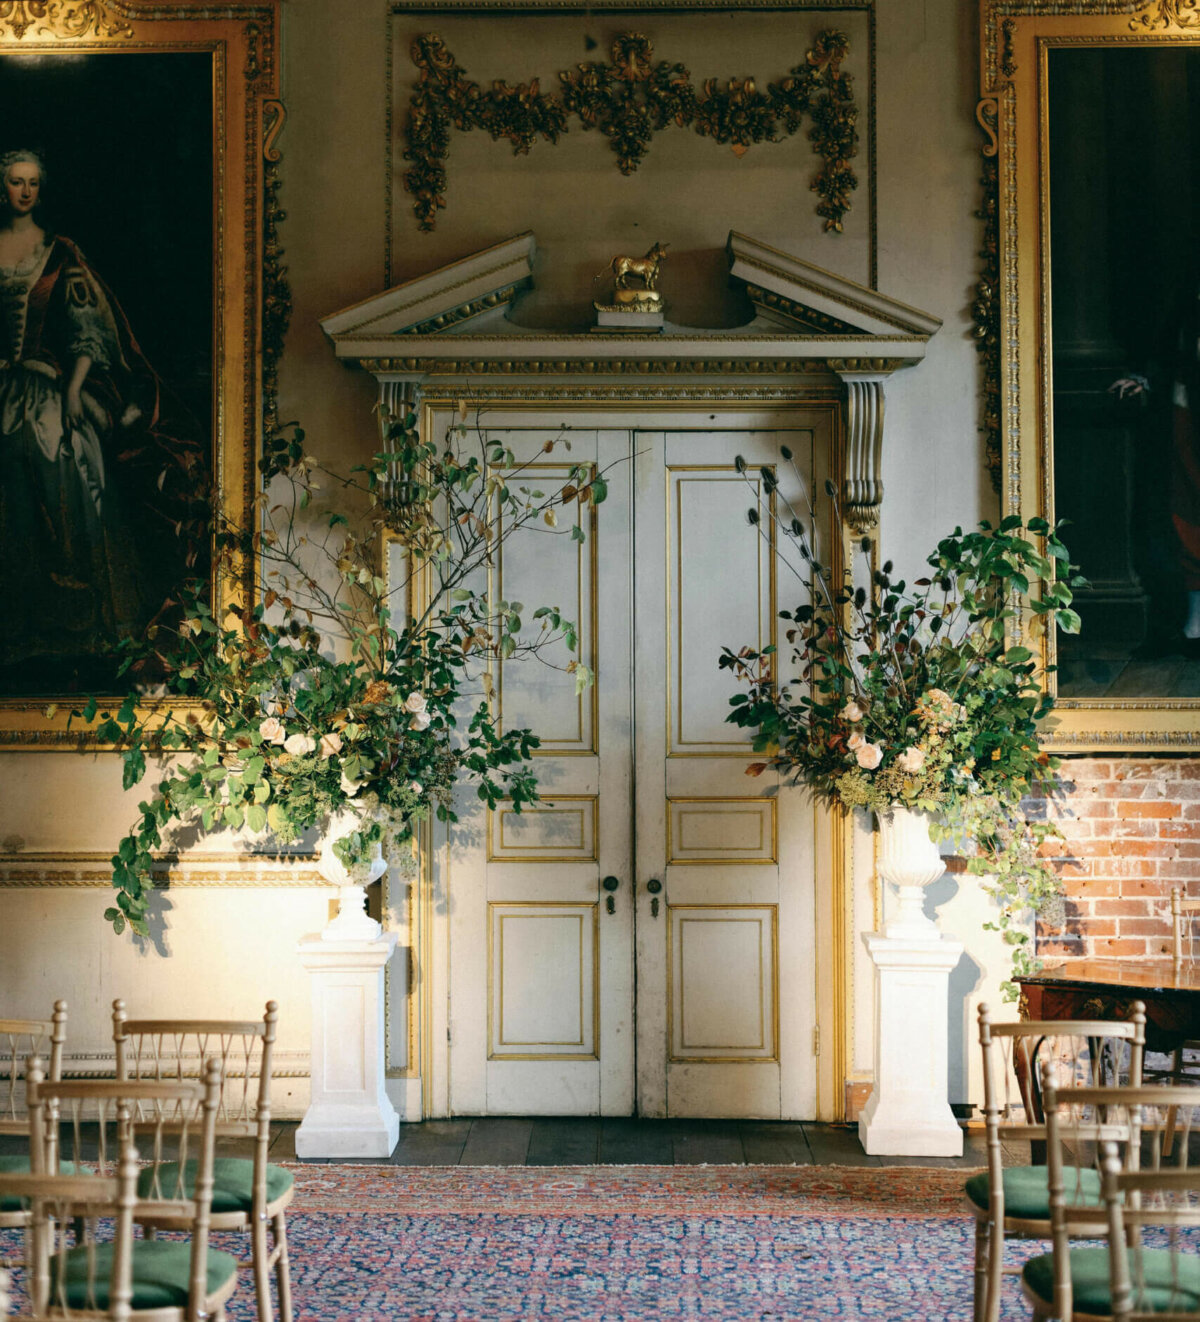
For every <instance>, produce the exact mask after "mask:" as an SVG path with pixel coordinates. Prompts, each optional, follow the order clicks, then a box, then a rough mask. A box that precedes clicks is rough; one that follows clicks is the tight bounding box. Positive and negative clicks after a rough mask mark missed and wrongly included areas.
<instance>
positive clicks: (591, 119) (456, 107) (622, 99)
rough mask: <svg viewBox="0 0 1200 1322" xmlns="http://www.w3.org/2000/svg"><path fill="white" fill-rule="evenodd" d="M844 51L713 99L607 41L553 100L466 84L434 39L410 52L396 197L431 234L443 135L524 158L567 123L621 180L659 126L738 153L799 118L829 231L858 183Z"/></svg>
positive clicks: (641, 41)
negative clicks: (474, 137)
mask: <svg viewBox="0 0 1200 1322" xmlns="http://www.w3.org/2000/svg"><path fill="white" fill-rule="evenodd" d="M849 48H850V43H849V39H848V38H847V36H846V34H845V33H844V32H837V31H834V30H832V29H831V30H827V31H824V32H821V33H820V34H819V35H818V36H817V39H816V41H815V42H814V43H813V49H812V50H810V51H809V52H808V54H807V56H806V58H805V62H804V63H803V64H800V65H797V66H796V67H795V68H793V69H792V70H791V71H790V72H789V73H788V75H787V76H786V77H784V78H781V79H779V80H778V81H777V82H773V83H769V84H768V85H767V89H766V91H759V90H758V88H757V86H756V85H755V82H754V79H753V78H731V79H730V80H729V82H728V84H727V85H726V86H724V87H722V86H721V85H720V83H719V80H718V79H715V78H709V79H706V80H705V82H704V84H703V87H702V88H701V89H700V90H699V91H697V90H696V88H695V87H694V86H693V85H692V78H691V74H690V73H689V72H688V70H687V69H686V68H685V67H684V66H683V65H682V64H668V63H667V62H666V61H665V60H664V61H659V62H657V63H655V62H654V61H653V47H652V46H651V43H650V41H649V40H648V39H647V38H646V37H644V36H642V35H641V34H640V33H636V32H623V33H621V34H620V35H619V36H618V37H616V39H615V40H614V41H613V44H612V60H611V63H609V64H600V63H596V62H588V63H585V64H579V65H576V66H575V68H574V69H568V70H566V71H565V72H562V73H560V74H559V75H558V76H559V81H560V84H561V86H560V89H559V91H558V92H557V93H551V92H543V91H542V90H541V88H540V85H539V81H538V79H536V78H534V79H531V80H530V81H529V82H528V83H518V84H516V85H515V86H512V85H510V84H508V83H506V82H504V81H502V80H499V79H498V80H496V81H495V82H494V83H493V84H492V86H491V88H490V89H484V88H481V87H480V86H479V84H478V83H475V82H472V81H471V80H470V79H469V78H468V77H467V73H466V70H465V69H463V68H462V67H461V65H459V64H458V62H457V61H456V60H455V58H454V56H453V55H452V54H451V52H450V51H449V49H448V48H447V46H446V43H445V42H444V41H443V40H442V39H441V37H439V36H437V34H436V33H427V34H426V35H424V36H421V37H418V38H417V39H416V40H415V41H414V42H413V44H412V47H411V55H412V60H413V63H414V64H415V65H416V66H417V68H418V69H419V70H420V73H421V76H420V80H419V81H418V83H417V85H416V88H415V90H414V91H413V94H412V99H411V101H410V102H409V110H408V117H407V120H406V122H405V127H404V138H405V144H406V145H405V151H404V158H405V160H407V161H410V162H411V163H412V164H411V166H410V168H409V169H408V170H406V171H405V172H404V176H403V179H404V187H405V189H406V190H407V191H408V192H409V193H410V194H411V195H412V198H413V212H414V214H415V215H416V217H417V223H418V224H419V225H420V227H421V229H423V230H431V229H433V227H434V224H435V222H436V219H437V212H438V209H439V208H440V207H444V206H445V205H446V159H447V157H448V155H449V150H450V130H451V129H462V130H470V129H484V130H485V131H486V132H488V133H490V134H491V136H492V138H493V139H494V140H496V141H499V140H500V139H504V140H505V141H506V142H510V143H511V144H512V147H513V151H514V152H515V153H517V154H518V155H524V154H526V153H527V152H528V151H529V150H530V148H531V147H532V146H533V144H534V143H535V142H536V141H537V140H538V138H539V137H540V138H543V139H545V140H546V141H548V142H557V141H558V138H559V136H560V135H561V134H563V133H566V132H567V130H568V121H569V119H570V117H571V116H572V115H574V116H575V117H576V118H577V119H578V121H579V124H580V126H581V127H582V128H583V129H585V130H588V129H597V130H599V131H600V132H601V133H603V134H604V136H605V137H607V138H608V139H609V142H610V144H611V146H612V149H613V151H614V152H616V154H617V165H618V168H619V169H620V171H621V173H622V174H632V173H633V172H634V171H635V170H636V169H637V167H638V165H639V164H640V163H641V160H642V158H643V156H645V154H646V152H647V150H648V149H649V145H650V139H651V138H652V137H653V135H654V134H655V133H657V132H659V131H660V130H662V129H665V128H667V127H668V126H669V125H672V124H675V125H678V126H679V127H681V128H686V127H688V126H690V127H691V128H693V129H694V130H695V131H696V132H697V133H699V134H700V135H701V136H702V137H708V138H712V139H714V140H715V141H716V142H719V143H728V144H730V145H732V147H733V148H734V150H735V151H738V152H742V151H745V150H746V149H747V148H749V147H751V146H752V145H754V144H755V143H760V142H778V141H779V140H780V139H781V137H784V136H791V135H792V134H794V133H797V132H798V131H799V130H800V127H801V125H802V123H803V122H804V118H805V116H807V117H808V120H809V121H810V125H811V127H810V128H809V138H810V139H811V140H812V143H813V150H814V151H815V152H817V154H818V155H819V156H820V157H821V158H822V160H823V161H824V165H823V166H822V168H821V170H820V171H819V173H818V174H817V177H816V178H815V179H814V180H813V182H812V185H811V187H812V190H813V191H814V192H816V193H817V194H818V195H819V196H820V201H819V203H818V204H817V214H818V215H819V216H823V217H824V218H825V228H826V229H827V230H836V231H839V232H840V231H841V229H842V218H843V217H844V216H845V214H846V212H847V211H848V210H849V209H850V194H851V192H852V191H853V190H854V189H855V188H856V187H857V186H858V179H857V177H856V175H855V174H854V172H853V170H852V169H851V168H850V160H851V158H852V157H853V156H854V155H855V153H856V151H857V139H858V135H857V132H856V128H855V126H856V124H857V121H858V107H857V105H856V104H855V101H854V97H853V93H852V91H851V79H850V75H849V74H846V73H843V72H842V69H841V64H842V61H843V60H844V59H845V58H846V55H847V53H848V52H849Z"/></svg>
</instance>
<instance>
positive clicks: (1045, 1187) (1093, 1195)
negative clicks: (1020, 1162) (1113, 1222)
mask: <svg viewBox="0 0 1200 1322" xmlns="http://www.w3.org/2000/svg"><path fill="white" fill-rule="evenodd" d="M1077 1176H1078V1185H1077V1183H1076V1177H1077ZM1063 1178H1064V1183H1065V1185H1066V1193H1067V1202H1068V1203H1078V1204H1080V1205H1082V1206H1084V1207H1098V1206H1099V1205H1100V1201H1101V1200H1100V1172H1099V1171H1096V1170H1092V1169H1091V1168H1090V1167H1087V1166H1083V1167H1080V1168H1079V1169H1078V1170H1076V1169H1075V1168H1068V1169H1067V1170H1066V1171H1064V1173H1063ZM1077 1187H1078V1191H1079V1192H1078V1196H1076V1193H1075V1190H1076V1188H1077ZM990 1191H991V1182H990V1181H989V1179H988V1173H987V1171H981V1172H980V1173H979V1174H978V1175H972V1176H971V1178H970V1179H969V1180H968V1181H967V1197H968V1198H969V1199H970V1200H971V1201H972V1202H973V1203H974V1204H975V1206H976V1207H980V1208H982V1209H983V1210H984V1211H987V1206H988V1194H989V1193H990ZM1004 1215H1005V1216H1013V1217H1020V1218H1021V1219H1023V1220H1026V1221H1049V1220H1050V1186H1049V1171H1048V1170H1047V1168H1046V1167H1045V1166H1008V1167H1006V1168H1005V1171H1004Z"/></svg>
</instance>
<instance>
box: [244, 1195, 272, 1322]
mask: <svg viewBox="0 0 1200 1322" xmlns="http://www.w3.org/2000/svg"><path fill="white" fill-rule="evenodd" d="M250 1235H251V1241H252V1249H251V1253H250V1258H251V1261H252V1263H253V1265H254V1300H255V1303H256V1305H257V1307H258V1322H271V1319H272V1316H273V1314H272V1312H271V1270H270V1268H269V1267H268V1266H267V1263H268V1261H269V1259H270V1256H271V1255H270V1253H269V1252H268V1250H267V1223H266V1222H265V1221H264V1220H262V1218H261V1217H259V1216H258V1215H257V1214H256V1215H255V1216H254V1219H253V1222H252V1224H251V1226H250Z"/></svg>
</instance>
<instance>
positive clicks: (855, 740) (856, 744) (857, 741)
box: [846, 730, 867, 753]
mask: <svg viewBox="0 0 1200 1322" xmlns="http://www.w3.org/2000/svg"><path fill="white" fill-rule="evenodd" d="M866 742H867V736H866V735H865V734H863V732H862V731H861V730H855V731H854V732H853V733H852V734H851V735H850V738H849V739H847V740H846V743H847V744H848V745H849V746H850V751H851V752H852V753H853V752H854V751H855V750H856V749H859V748H861V747H862V746H863V744H865V743H866Z"/></svg>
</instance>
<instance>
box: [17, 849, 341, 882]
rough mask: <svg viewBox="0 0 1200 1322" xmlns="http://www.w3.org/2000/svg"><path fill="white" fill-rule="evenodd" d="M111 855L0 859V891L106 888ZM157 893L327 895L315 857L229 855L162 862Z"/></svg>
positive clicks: (61, 853) (37, 854)
mask: <svg viewBox="0 0 1200 1322" xmlns="http://www.w3.org/2000/svg"><path fill="white" fill-rule="evenodd" d="M111 859H112V855H111V853H109V852H107V851H104V850H74V851H72V850H21V851H20V852H18V853H4V854H0V890H9V889H16V890H23V889H31V888H39V887H47V888H60V887H65V888H73V889H77V888H89V887H95V888H97V889H106V888H108V887H111V886H112V866H111ZM154 884H155V886H156V887H158V888H161V889H166V888H168V887H169V888H170V889H172V890H175V889H179V888H181V887H192V886H197V887H217V888H222V889H233V888H241V889H261V888H263V887H273V888H281V889H284V888H290V889H323V890H328V889H329V883H328V882H327V881H325V880H324V879H323V878H322V877H321V875H320V873H319V872H318V871H317V869H316V854H295V855H287V856H278V855H277V856H272V857H269V858H268V857H262V856H255V855H246V854H239V853H236V852H235V851H233V850H228V851H218V852H204V853H195V854H189V855H187V857H186V858H180V859H176V858H163V859H162V860H161V861H160V863H158V864H157V865H156V867H155V876H154Z"/></svg>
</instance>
